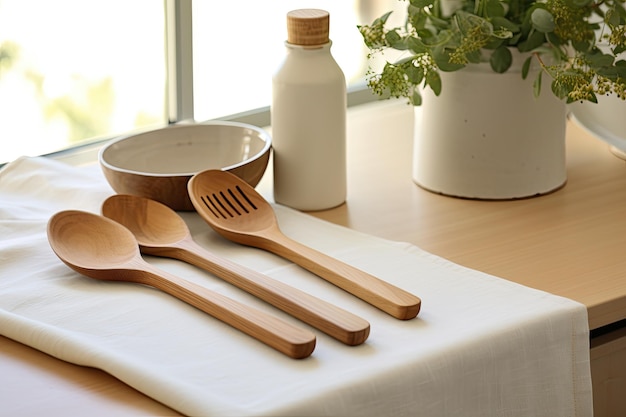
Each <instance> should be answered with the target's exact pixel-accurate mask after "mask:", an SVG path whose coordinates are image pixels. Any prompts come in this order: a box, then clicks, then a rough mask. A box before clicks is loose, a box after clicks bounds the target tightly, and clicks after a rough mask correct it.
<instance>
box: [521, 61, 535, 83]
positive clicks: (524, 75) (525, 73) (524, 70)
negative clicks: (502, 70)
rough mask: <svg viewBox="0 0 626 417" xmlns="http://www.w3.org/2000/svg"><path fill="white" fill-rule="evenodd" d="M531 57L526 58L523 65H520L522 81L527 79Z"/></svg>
mask: <svg viewBox="0 0 626 417" xmlns="http://www.w3.org/2000/svg"><path fill="white" fill-rule="evenodd" d="M532 61H533V57H532V55H531V56H529V57H528V58H526V60H525V61H524V64H523V65H522V79H524V80H525V79H526V78H528V72H529V71H530V64H532Z"/></svg>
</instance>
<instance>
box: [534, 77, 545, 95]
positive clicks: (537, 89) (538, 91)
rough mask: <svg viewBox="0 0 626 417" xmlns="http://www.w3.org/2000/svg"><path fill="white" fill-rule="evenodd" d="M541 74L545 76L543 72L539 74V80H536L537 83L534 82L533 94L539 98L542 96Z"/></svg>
mask: <svg viewBox="0 0 626 417" xmlns="http://www.w3.org/2000/svg"><path fill="white" fill-rule="evenodd" d="M541 74H543V72H541V71H540V72H539V74H537V78H535V81H534V82H533V94H534V95H535V97H539V96H540V95H541Z"/></svg>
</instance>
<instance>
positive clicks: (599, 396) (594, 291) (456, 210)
mask: <svg viewBox="0 0 626 417" xmlns="http://www.w3.org/2000/svg"><path fill="white" fill-rule="evenodd" d="M412 124H413V109H412V108H411V107H409V106H407V105H405V104H403V103H400V102H380V103H372V104H366V105H362V106H359V107H356V108H352V109H350V111H349V118H348V155H349V157H348V170H349V175H348V193H349V194H348V201H347V203H346V204H344V205H342V206H340V207H337V208H335V209H332V210H327V211H321V212H315V213H311V214H312V215H314V216H316V217H319V218H322V219H325V220H328V221H330V222H333V223H337V224H341V225H344V226H347V227H350V228H352V229H355V230H359V231H362V232H365V233H369V234H372V235H376V236H380V237H383V238H388V239H391V240H396V241H407V242H411V243H413V244H415V245H417V246H420V247H421V248H423V249H425V250H427V251H430V252H432V253H434V254H437V255H440V256H442V257H445V258H447V259H449V260H451V261H454V262H457V263H459V264H462V265H465V266H468V267H471V268H474V269H478V270H481V271H484V272H487V273H490V274H493V275H496V276H499V277H502V278H505V279H508V280H511V281H515V282H518V283H521V284H524V285H527V286H529V287H534V288H538V289H541V290H545V291H548V292H551V293H554V294H558V295H562V296H565V297H568V298H571V299H574V300H577V301H579V302H581V303H583V304H585V305H586V306H587V308H588V311H589V324H590V328H591V329H595V330H594V336H595V337H594V338H593V339H592V342H591V347H592V349H591V358H592V375H593V383H594V407H595V411H596V416H624V415H626V395H625V394H626V324H625V323H624V321H625V320H626V163H625V162H624V161H622V160H620V159H618V158H617V157H615V156H614V155H613V154H611V153H610V151H609V149H608V147H607V146H606V145H605V144H604V143H603V142H601V141H599V140H597V139H595V138H593V137H592V136H591V135H589V134H588V133H586V132H585V131H584V130H583V129H581V128H580V127H579V126H578V125H577V124H575V123H573V122H570V123H569V124H568V139H567V140H568V143H567V145H568V152H567V159H568V183H567V184H566V186H565V187H564V188H562V189H560V190H558V191H556V192H554V193H551V194H549V195H546V196H542V197H538V198H530V199H523V200H517V201H499V202H495V201H475V200H464V199H457V198H450V197H445V196H441V195H437V194H433V193H431V192H428V191H425V190H423V189H421V188H419V187H418V186H416V185H415V184H414V183H413V182H412V180H411V158H412V155H411V149H412ZM271 177H272V176H271V167H270V168H269V169H268V172H267V174H266V175H265V177H264V178H263V180H262V182H261V184H260V185H259V190H260V191H261V192H262V193H264V194H266V195H271V181H272V178H271ZM0 375H2V376H1V377H0V381H1V386H0V404H2V410H3V412H8V414H10V415H24V414H28V415H37V414H45V415H47V416H51V415H64V416H71V415H82V414H84V412H85V410H89V414H90V415H91V416H92V417H93V415H98V414H102V415H112V414H115V415H117V416H121V415H157V414H158V415H175V414H176V413H175V412H174V411H172V410H170V409H168V408H166V407H164V406H162V405H160V404H158V403H156V402H154V401H153V400H151V399H149V398H147V397H145V396H144V395H143V394H141V393H139V392H137V391H134V390H133V389H132V388H129V387H128V386H126V385H124V384H123V383H121V382H119V381H118V380H116V379H115V378H113V377H111V376H109V375H107V374H105V373H103V372H101V371H98V370H95V369H89V368H83V367H79V366H75V365H71V364H67V363H64V362H61V361H59V360H56V359H54V358H51V357H49V356H47V355H45V354H43V353H40V352H38V351H35V350H33V349H31V348H28V347H26V346H23V345H21V344H19V343H15V342H13V341H11V340H8V339H6V338H3V337H0Z"/></svg>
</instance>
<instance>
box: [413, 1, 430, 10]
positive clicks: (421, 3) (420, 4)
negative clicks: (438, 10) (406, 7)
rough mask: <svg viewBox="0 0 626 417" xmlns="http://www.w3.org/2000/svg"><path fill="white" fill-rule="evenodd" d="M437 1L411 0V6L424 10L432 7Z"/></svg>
mask: <svg viewBox="0 0 626 417" xmlns="http://www.w3.org/2000/svg"><path fill="white" fill-rule="evenodd" d="M434 3H435V0H411V6H414V7H417V8H419V9H423V8H424V7H429V6H432V5H433V4H434Z"/></svg>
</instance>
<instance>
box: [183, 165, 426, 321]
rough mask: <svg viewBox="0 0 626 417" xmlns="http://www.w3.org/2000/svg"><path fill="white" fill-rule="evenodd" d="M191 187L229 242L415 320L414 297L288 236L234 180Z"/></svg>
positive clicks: (197, 178) (207, 178)
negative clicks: (297, 267)
mask: <svg viewBox="0 0 626 417" xmlns="http://www.w3.org/2000/svg"><path fill="white" fill-rule="evenodd" d="M187 187H188V190H189V197H190V199H191V202H192V203H193V205H194V207H195V208H196V211H197V212H198V213H199V214H200V216H202V218H203V219H204V220H205V221H206V222H207V223H208V224H209V225H210V226H211V227H212V228H213V229H214V230H215V231H217V232H218V233H219V234H221V235H222V236H224V237H225V238H227V239H230V240H232V241H234V242H237V243H240V244H243V245H249V246H254V247H258V248H261V249H265V250H268V251H270V252H273V253H275V254H277V255H279V256H282V257H284V258H286V259H288V260H290V261H292V262H294V263H296V264H298V265H300V266H302V267H303V268H305V269H307V270H308V271H310V272H312V273H314V274H316V275H318V276H320V277H321V278H323V279H325V280H327V281H328V282H330V283H332V284H334V285H336V286H337V287H339V288H342V289H343V290H345V291H347V292H349V293H351V294H353V295H355V296H357V297H359V298H361V299H362V300H364V301H366V302H368V303H370V304H371V305H373V306H375V307H377V308H379V309H380V310H382V311H384V312H386V313H388V314H390V315H391V316H393V317H395V318H397V319H401V320H408V319H412V318H414V317H415V316H417V314H418V312H419V310H420V306H421V300H420V299H419V298H418V297H416V296H415V295H413V294H410V293H408V292H406V291H404V290H402V289H400V288H398V287H395V286H394V285H392V284H390V283H388V282H386V281H383V280H381V279H379V278H377V277H374V276H372V275H370V274H367V273H365V272H363V271H361V270H359V269H357V268H354V267H352V266H350V265H347V264H345V263H343V262H341V261H339V260H337V259H334V258H331V257H330V256H328V255H325V254H323V253H321V252H318V251H316V250H314V249H312V248H309V247H307V246H305V245H303V244H301V243H299V242H296V241H295V240H293V239H290V238H289V237H287V236H285V235H284V234H283V233H282V231H281V230H280V228H279V226H278V221H277V219H276V215H275V214H274V210H273V209H272V206H271V205H270V204H269V203H268V202H267V201H266V200H265V199H264V198H263V197H262V196H261V195H260V194H259V193H257V192H256V190H255V189H254V188H252V187H251V186H249V185H248V184H246V183H245V182H244V181H241V180H240V179H239V178H238V177H236V176H235V175H232V174H229V173H227V172H223V171H219V170H207V171H203V172H200V173H198V174H196V175H194V176H193V177H191V180H189V183H188V185H187Z"/></svg>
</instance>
